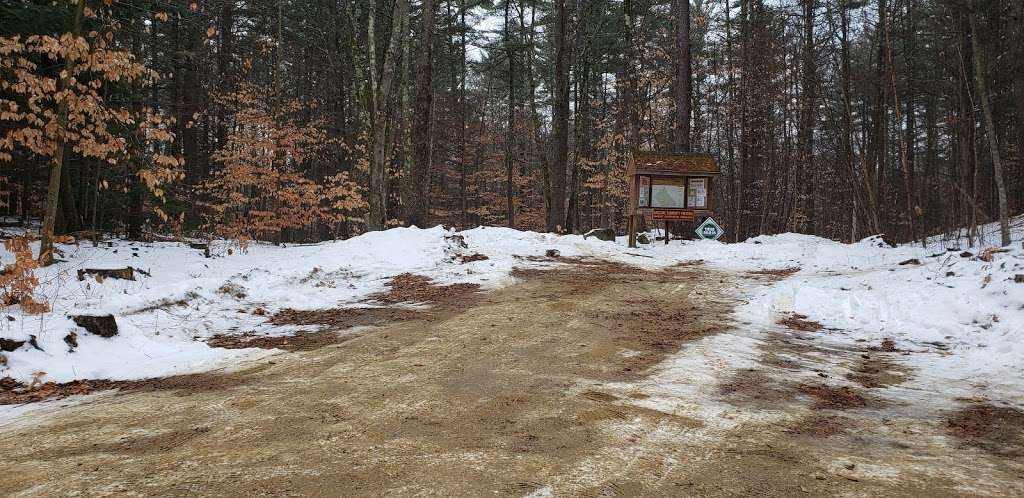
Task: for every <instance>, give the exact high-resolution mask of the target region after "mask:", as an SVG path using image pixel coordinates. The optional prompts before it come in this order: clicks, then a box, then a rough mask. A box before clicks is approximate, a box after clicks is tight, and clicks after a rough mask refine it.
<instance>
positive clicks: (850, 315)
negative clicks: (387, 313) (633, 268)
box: [0, 218, 1024, 411]
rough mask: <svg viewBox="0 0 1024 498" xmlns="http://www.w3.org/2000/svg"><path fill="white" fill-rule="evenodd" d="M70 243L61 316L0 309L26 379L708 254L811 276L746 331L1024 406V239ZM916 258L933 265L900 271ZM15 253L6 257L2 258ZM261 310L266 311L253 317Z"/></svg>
mask: <svg viewBox="0 0 1024 498" xmlns="http://www.w3.org/2000/svg"><path fill="white" fill-rule="evenodd" d="M1014 226H1015V235H1014V237H1015V240H1018V241H1019V240H1021V239H1022V238H1024V237H1022V235H1024V221H1022V219H1020V218H1018V219H1017V220H1015V225H1014ZM985 230H988V228H986V229H985ZM455 235H459V236H462V237H463V239H464V240H465V243H466V244H467V245H468V248H463V247H461V245H460V244H459V242H458V241H457V240H455V239H454V238H453V236H455ZM987 240H995V239H992V238H990V239H987ZM945 245H949V244H948V241H947V242H946V243H945ZM61 249H62V251H63V252H64V255H63V259H64V260H65V262H62V263H59V264H57V265H54V266H51V267H49V268H45V269H40V270H38V271H37V275H38V276H39V278H40V281H41V286H40V288H39V294H40V297H41V298H42V299H44V300H45V301H46V302H48V303H49V304H50V305H51V306H52V310H51V311H50V312H49V313H46V314H43V315H37V316H31V315H26V314H24V313H22V312H21V311H20V309H19V308H18V307H16V306H15V307H11V308H9V309H7V310H4V311H0V337H3V338H8V339H16V340H28V339H29V338H30V336H35V337H36V341H37V343H38V345H39V346H40V348H41V350H38V349H34V348H32V347H30V346H29V345H28V344H26V345H24V346H22V347H21V348H19V349H18V350H16V351H14V352H7V353H3V354H4V355H5V356H6V359H7V365H6V366H3V367H0V377H3V376H10V377H12V378H14V379H16V380H19V381H23V382H27V381H30V380H31V379H32V378H33V375H34V374H35V373H36V372H45V374H41V375H40V377H41V379H42V380H44V381H57V382H63V381H70V380H74V379H83V378H106V379H133V378H147V377H154V376H164V375H171V374H180V373H186V372H197V371H203V370H209V369H212V368H220V367H225V366H230V365H235V364H238V363H239V362H242V361H245V360H249V359H254V358H259V357H261V356H265V355H268V354H273V351H267V350H255V349H243V350H227V349H218V348H211V347H209V346H207V345H206V343H205V342H204V339H206V338H209V337H211V336H213V335H217V334H241V333H255V334H268V335H279V334H289V333H294V332H295V331H296V330H299V328H298V327H294V326H289V327H278V326H273V325H270V324H269V323H267V316H269V315H271V314H273V313H274V312H275V311H277V310H280V309H284V308H296V309H320V308H332V307H366V306H373V304H372V303H367V302H366V301H367V298H368V296H369V295H370V294H372V293H374V292H378V291H381V290H383V289H384V288H385V287H384V284H385V283H386V282H387V281H388V279H389V278H391V277H393V276H395V275H397V274H400V273H404V272H411V273H416V274H421V275H425V276H428V277H430V278H432V279H434V280H435V281H437V282H438V283H442V284H445V283H462V282H466V283H477V284H480V285H482V286H483V287H484V288H498V287H501V286H504V285H509V284H511V283H513V282H514V277H513V276H512V270H513V269H514V268H515V267H525V266H537V267H545V266H547V267H550V266H557V265H558V264H561V263H558V262H555V261H535V260H531V259H528V258H529V257H539V256H543V255H544V253H545V251H547V250H549V249H557V250H558V251H560V253H561V255H562V256H566V257H576V256H581V257H591V258H601V259H606V260H610V261H616V262H621V263H627V264H632V265H637V266H640V267H647V268H662V267H667V266H671V265H674V264H678V263H681V262H692V261H697V260H702V261H703V262H704V263H705V264H706V265H708V266H711V267H714V268H718V269H722V270H727V271H734V272H746V271H753V270H762V269H784V268H794V267H798V268H799V269H800V271H799V272H797V273H795V274H794V275H792V276H790V277H788V278H786V279H783V280H780V281H778V282H775V283H773V284H771V285H759V284H753V283H751V284H750V285H749V286H748V287H747V290H746V291H745V292H746V294H747V295H746V296H745V299H746V300H747V304H745V305H744V306H742V307H741V308H740V309H738V310H737V311H736V315H737V316H736V318H738V320H736V321H737V322H738V323H744V324H749V325H742V326H743V327H749V328H751V330H758V327H761V328H765V327H769V326H774V324H775V322H776V321H777V320H778V319H779V317H781V316H783V315H785V314H788V313H791V312H797V313H801V314H804V315H808V317H809V319H811V320H815V321H818V322H820V323H822V324H823V325H824V326H825V327H827V328H828V329H829V332H830V333H828V334H822V337H824V338H825V339H824V340H827V341H834V342H836V343H838V344H850V345H859V346H860V347H862V346H863V345H864V342H867V343H869V344H877V343H879V342H880V341H881V340H882V339H884V338H891V339H893V340H894V341H895V342H896V345H897V347H898V348H900V349H905V350H908V351H913V352H915V353H914V354H912V355H910V356H908V357H906V358H907V359H906V361H907V362H908V363H909V364H911V365H912V366H913V367H915V368H917V369H920V370H921V372H922V375H919V376H917V378H919V379H925V380H918V382H930V383H932V384H936V383H941V382H948V384H949V386H950V387H949V388H950V389H951V390H953V391H963V392H973V393H977V392H979V391H980V392H983V393H987V394H988V395H991V396H1000V397H1003V398H1004V399H1010V400H1020V399H1021V393H1022V391H1024V389H1022V388H1024V372H1022V365H1024V361H1021V360H1022V359H1024V337H1022V334H1024V331H1022V330H1021V329H1022V324H1024V284H1019V283H1014V281H1013V279H1014V275H1015V274H1021V273H1024V251H1022V250H1021V248H1020V244H1019V242H1017V243H1015V244H1014V246H1012V248H1010V249H1009V250H1008V251H1007V252H1002V253H996V254H994V259H993V260H992V261H991V262H986V261H981V260H979V259H978V258H976V257H961V256H960V251H953V252H947V251H946V250H944V248H943V246H940V245H939V244H938V242H936V243H935V244H933V245H932V247H928V248H921V247H914V246H902V247H897V248H891V247H888V246H887V245H885V244H884V243H882V242H881V240H880V239H877V238H869V239H865V240H863V241H861V242H858V243H855V244H843V243H839V242H834V241H830V240H827V239H822V238H819V237H813V236H808V235H799V234H781V235H772V236H761V237H756V238H753V239H750V240H747V241H746V242H743V243H736V244H726V243H721V242H716V241H686V242H679V241H673V242H672V243H671V244H668V245H665V244H662V243H661V242H655V243H653V244H650V245H647V246H642V247H639V248H636V249H630V248H627V247H626V244H625V239H624V238H620V239H619V240H617V241H616V242H602V241H599V240H596V239H594V238H590V239H586V240H585V239H584V238H583V237H582V236H575V235H569V236H557V235H552V234H542V233H534V232H521V231H516V230H512V229H507V228H494V227H482V228H476V229H472V230H466V231H462V232H457V233H456V232H454V231H449V230H445V229H444V228H442V227H434V228H428V229H418V228H395V229H391V230H387V231H383V232H373V233H368V234H364V235H360V236H358V237H354V238H351V239H348V240H344V241H335V242H325V243H320V244H309V245H288V246H277V245H271V244H253V245H251V246H250V247H249V248H248V250H247V251H244V252H243V251H239V250H238V249H237V248H235V249H234V250H233V251H232V252H233V254H230V255H229V254H228V246H227V245H225V244H219V245H216V246H215V247H214V253H215V254H214V257H212V258H206V257H204V255H203V254H202V252H201V251H198V250H195V249H190V248H189V247H188V245H186V244H181V243H175V242H159V243H150V244H143V243H134V242H128V241H120V240H115V241H111V242H109V243H108V242H102V243H100V244H99V245H98V246H95V247H94V246H93V245H92V244H91V243H82V244H81V245H79V246H62V247H61ZM971 251H972V253H973V254H975V255H977V254H979V252H980V251H979V250H978V249H972V250H971ZM473 253H482V254H484V255H486V256H488V259H486V260H482V261H475V262H471V263H466V264H461V263H460V262H458V261H456V260H455V258H454V256H455V255H457V254H464V255H470V254H473ZM912 258H916V259H918V260H920V261H921V264H920V265H913V264H907V265H900V264H899V263H900V262H902V261H905V260H908V259H912ZM10 259H11V257H10V255H9V254H7V253H5V252H3V251H2V250H0V261H10ZM537 259H543V258H537ZM126 265H130V266H133V267H135V268H139V269H143V270H145V271H146V272H148V274H149V276H145V275H140V276H138V277H137V280H135V281H125V280H116V279H106V280H104V281H103V282H102V283H100V282H97V281H96V280H94V279H92V278H86V279H85V280H84V281H78V279H77V275H76V272H77V270H79V269H82V268H118V267H124V266H126ZM257 308H262V309H263V310H265V311H266V313H265V314H254V313H253V311H254V310H256V309H257ZM106 313H112V314H114V315H115V316H116V317H117V321H118V325H119V327H120V333H119V335H117V336H115V337H113V338H110V339H105V338H101V337H97V336H92V335H91V334H88V333H85V331H84V330H81V329H78V328H77V327H76V326H75V324H74V323H73V322H72V321H71V320H70V319H69V318H68V315H70V314H106ZM4 317H7V318H6V319H3V318H4ZM71 331H77V332H78V342H79V346H78V347H77V348H75V349H74V351H69V348H68V346H67V345H66V344H65V343H64V340H63V339H64V337H65V336H66V335H67V334H68V333H69V332H71ZM709 340H713V341H725V340H729V341H732V344H733V345H734V346H735V348H733V349H734V350H736V351H739V352H741V353H743V352H745V351H746V349H748V348H749V347H752V346H751V344H755V343H756V341H757V340H758V338H757V337H752V336H750V334H728V335H724V336H722V337H721V338H717V339H709ZM728 350H729V348H728V347H722V345H721V344H711V343H709V344H707V345H703V346H702V345H701V344H700V343H697V344H696V345H692V346H691V349H689V350H684V351H682V352H681V353H680V355H679V356H678V357H676V358H673V359H670V360H669V361H668V362H667V363H666V365H664V369H663V372H664V375H663V376H662V377H657V376H655V377H653V378H652V379H653V380H652V381H651V383H649V384H651V385H649V386H648V388H649V389H648V390H650V391H652V393H653V394H655V395H657V394H659V392H660V393H661V394H662V395H663V396H660V397H659V396H654V397H653V398H652V399H653V401H651V403H657V402H659V400H661V401H662V402H667V401H665V398H667V397H670V396H669V395H670V394H672V393H673V392H677V391H680V390H685V389H688V388H686V387H684V386H679V385H673V384H672V382H673V381H672V380H671V379H672V378H674V375H673V374H672V373H671V372H672V371H674V370H679V369H683V370H688V371H694V370H693V369H697V370H698V371H700V369H702V368H712V367H713V365H711V366H709V365H710V364H711V363H715V362H722V361H726V362H727V360H730V358H717V357H715V356H714V355H715V354H716V353H714V351H728ZM722 354H724V353H722ZM659 386H660V387H659ZM924 387H934V386H933V385H930V386H924ZM659 389H660V390H661V391H659ZM669 408H670V409H672V410H680V409H682V410H683V411H686V409H685V407H683V408H680V407H679V406H675V407H669ZM707 409H717V408H715V407H710V408H707Z"/></svg>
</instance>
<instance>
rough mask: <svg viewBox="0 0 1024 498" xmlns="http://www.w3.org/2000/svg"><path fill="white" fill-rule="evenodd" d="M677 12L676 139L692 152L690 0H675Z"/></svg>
mask: <svg viewBox="0 0 1024 498" xmlns="http://www.w3.org/2000/svg"><path fill="white" fill-rule="evenodd" d="M672 6H673V7H674V10H675V12H676V85H675V86H676V95H675V98H676V119H677V120H678V121H677V125H676V139H675V145H676V148H677V149H679V152H690V121H691V119H692V114H693V112H692V110H691V109H690V102H691V99H692V93H693V91H692V85H693V72H692V62H693V61H692V57H691V54H690V0H673V1H672Z"/></svg>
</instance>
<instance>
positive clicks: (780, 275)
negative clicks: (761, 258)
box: [747, 266, 800, 280]
mask: <svg viewBox="0 0 1024 498" xmlns="http://www.w3.org/2000/svg"><path fill="white" fill-rule="evenodd" d="M798 271H800V267H799V266H790V267H788V268H774V269H772V268H766V269H763V270H754V271H748V272H747V273H748V274H750V275H762V276H767V277H771V279H772V280H782V279H784V278H786V277H788V276H790V275H792V274H794V273H796V272H798Z"/></svg>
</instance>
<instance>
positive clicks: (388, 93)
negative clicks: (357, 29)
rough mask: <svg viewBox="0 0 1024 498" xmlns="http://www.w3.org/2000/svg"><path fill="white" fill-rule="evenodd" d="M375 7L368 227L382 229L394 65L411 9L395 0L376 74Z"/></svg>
mask: <svg viewBox="0 0 1024 498" xmlns="http://www.w3.org/2000/svg"><path fill="white" fill-rule="evenodd" d="M375 10H376V8H375V7H374V6H371V7H370V9H369V13H368V16H367V17H368V18H367V51H368V52H369V62H370V64H369V66H370V109H371V114H372V115H371V116H370V123H371V124H370V126H371V129H372V137H371V152H370V182H369V183H370V185H369V189H368V190H369V192H368V197H369V212H368V213H367V219H366V229H367V230H370V231H374V230H383V229H384V228H385V227H386V225H387V214H388V213H387V208H388V183H387V166H388V165H387V150H388V147H387V145H388V144H387V137H388V134H387V130H388V122H389V121H390V120H389V116H388V109H389V104H390V102H391V100H392V97H393V95H394V86H395V74H396V71H395V64H396V62H397V59H398V55H399V53H400V51H401V48H402V45H403V44H404V39H403V36H402V35H403V30H402V26H403V23H404V20H405V18H406V16H407V15H408V12H409V0H396V1H395V5H394V9H393V11H392V16H391V35H390V37H389V38H388V43H387V44H386V46H387V52H386V53H385V54H384V60H383V61H382V63H381V67H382V69H381V72H380V77H379V78H378V76H377V64H378V63H377V58H376V48H375V45H376V43H377V41H376V38H375V23H376V14H375V13H374V12H375Z"/></svg>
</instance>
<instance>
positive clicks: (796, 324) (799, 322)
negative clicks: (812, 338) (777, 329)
mask: <svg viewBox="0 0 1024 498" xmlns="http://www.w3.org/2000/svg"><path fill="white" fill-rule="evenodd" d="M778 323H779V325H784V326H786V327H788V328H790V329H792V330H797V331H800V332H818V331H819V330H821V329H822V328H823V327H822V326H821V324H820V323H818V322H815V321H813V320H808V319H807V315H801V314H799V313H791V314H790V315H789V316H787V317H786V318H783V319H781V320H779V322H778Z"/></svg>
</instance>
